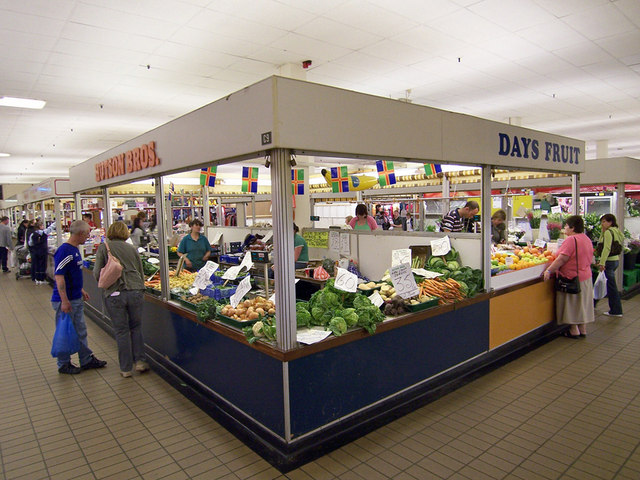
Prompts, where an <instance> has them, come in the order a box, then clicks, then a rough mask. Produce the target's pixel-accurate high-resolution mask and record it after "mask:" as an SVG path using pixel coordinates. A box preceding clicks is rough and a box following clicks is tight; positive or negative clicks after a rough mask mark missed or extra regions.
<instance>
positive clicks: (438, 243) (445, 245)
mask: <svg viewBox="0 0 640 480" xmlns="http://www.w3.org/2000/svg"><path fill="white" fill-rule="evenodd" d="M450 250H451V242H450V241H449V237H448V236H444V237H442V238H438V239H436V240H431V255H434V256H436V257H441V256H442V255H446V254H447V253H449V251H450Z"/></svg>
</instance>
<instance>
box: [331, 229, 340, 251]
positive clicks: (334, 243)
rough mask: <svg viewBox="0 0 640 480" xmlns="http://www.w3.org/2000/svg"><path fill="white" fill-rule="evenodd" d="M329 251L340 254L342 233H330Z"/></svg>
mask: <svg viewBox="0 0 640 480" xmlns="http://www.w3.org/2000/svg"><path fill="white" fill-rule="evenodd" d="M329 250H331V251H332V252H340V232H336V231H332V232H329Z"/></svg>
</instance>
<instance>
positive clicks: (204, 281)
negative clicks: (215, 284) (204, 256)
mask: <svg viewBox="0 0 640 480" xmlns="http://www.w3.org/2000/svg"><path fill="white" fill-rule="evenodd" d="M216 270H218V264H217V263H215V262H212V261H211V260H209V261H207V263H205V264H204V266H203V267H202V268H201V269H200V270H198V274H197V275H196V278H194V279H193V286H194V287H198V288H199V289H201V290H202V289H204V288H207V285H208V284H209V280H210V279H211V275H213V274H214V273H215V271H216Z"/></svg>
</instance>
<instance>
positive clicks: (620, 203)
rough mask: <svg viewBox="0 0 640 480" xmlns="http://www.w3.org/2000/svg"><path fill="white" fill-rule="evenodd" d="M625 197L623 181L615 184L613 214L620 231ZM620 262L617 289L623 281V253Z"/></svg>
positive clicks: (622, 229) (619, 288)
mask: <svg viewBox="0 0 640 480" xmlns="http://www.w3.org/2000/svg"><path fill="white" fill-rule="evenodd" d="M626 203H627V202H626V199H625V185H624V183H618V184H617V185H616V210H615V212H616V213H615V215H616V219H617V220H618V227H619V228H620V231H621V232H624V214H625V211H626V207H627V206H626ZM620 258H621V260H622V261H621V262H620V265H619V266H618V269H617V270H616V285H618V290H622V282H623V274H622V271H623V270H624V253H623V254H622V255H620Z"/></svg>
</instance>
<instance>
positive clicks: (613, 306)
mask: <svg viewBox="0 0 640 480" xmlns="http://www.w3.org/2000/svg"><path fill="white" fill-rule="evenodd" d="M600 225H601V226H602V234H601V235H600V239H599V240H598V246H597V247H596V252H597V253H599V254H600V259H599V260H598V268H599V269H600V271H601V272H602V271H604V274H605V276H606V277H607V299H608V300H609V311H608V312H604V314H605V315H608V316H610V317H621V316H622V301H621V300H620V292H619V291H618V285H617V284H616V269H617V268H618V265H619V264H620V253H622V245H623V244H624V234H623V233H622V232H621V231H620V229H619V228H618V221H617V220H616V217H615V215H612V214H610V213H607V214H605V215H602V217H600Z"/></svg>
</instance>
